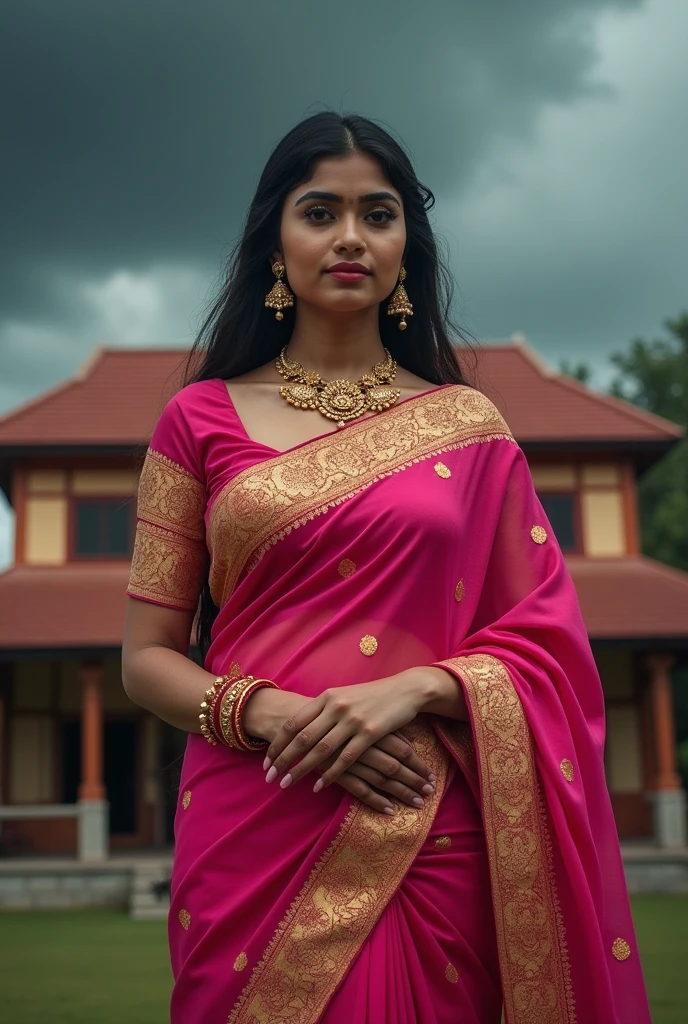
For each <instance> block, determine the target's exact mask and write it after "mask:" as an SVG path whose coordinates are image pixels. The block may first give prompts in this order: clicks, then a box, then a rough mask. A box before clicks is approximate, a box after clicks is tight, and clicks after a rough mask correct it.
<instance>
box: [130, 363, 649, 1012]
mask: <svg viewBox="0 0 688 1024" xmlns="http://www.w3.org/2000/svg"><path fill="white" fill-rule="evenodd" d="M138 514H139V523H138V532H137V541H136V547H135V552H134V559H133V565H132V575H131V583H130V588H129V593H130V595H131V596H132V597H136V598H139V599H142V600H147V601H153V602H156V603H158V604H162V605H165V606H168V607H172V608H183V609H187V610H192V609H193V608H195V607H196V602H197V600H198V594H199V591H200V587H201V585H202V582H203V579H204V578H206V576H209V579H210V586H211V592H212V595H213V598H214V600H215V603H216V604H217V606H218V608H219V614H218V616H217V619H216V621H215V624H214V627H213V638H212V644H211V647H210V650H209V652H208V655H207V658H206V667H207V668H208V670H209V671H211V672H213V673H217V674H219V673H223V672H227V671H229V669H230V666H231V665H232V664H237V665H239V666H241V668H242V669H243V671H245V672H251V673H253V674H259V675H261V676H268V677H269V678H271V679H274V680H275V681H276V682H277V683H278V684H279V685H280V686H281V687H282V688H283V689H286V690H293V691H295V692H298V693H301V694H304V695H306V696H311V697H312V696H317V695H318V694H320V693H322V691H323V690H325V689H326V688H328V687H333V686H346V685H350V684H352V683H363V682H367V681H370V680H373V679H377V678H381V677H384V676H389V675H393V674H395V673H398V672H400V671H402V670H403V669H406V668H409V667H412V666H418V665H438V666H441V667H443V668H444V669H446V670H447V671H448V672H450V673H452V674H453V675H454V676H455V678H456V680H457V685H460V686H461V687H462V688H463V690H464V693H465V696H466V702H467V706H468V709H469V716H470V720H469V722H464V723H458V722H452V721H450V720H448V719H441V718H436V717H433V716H424V715H421V716H419V717H418V718H417V719H416V720H415V721H414V722H413V723H412V724H411V725H410V726H409V727H408V728H407V729H406V730H405V732H406V734H407V736H408V738H409V740H410V741H411V742H412V743H413V745H414V747H415V749H416V750H417V752H418V754H419V755H420V757H421V758H422V759H423V760H424V761H425V762H426V764H428V765H429V766H430V767H431V768H432V770H433V771H434V772H435V775H436V776H437V787H436V792H435V794H434V795H433V796H432V797H430V798H427V799H426V801H425V804H424V806H423V807H422V808H418V809H416V808H410V807H406V806H402V805H400V804H396V803H395V814H394V815H393V816H386V815H382V814H378V813H377V812H375V811H372V810H371V809H369V808H367V807H365V806H364V805H362V804H360V803H359V802H358V801H356V800H354V799H352V798H351V797H350V796H348V795H347V794H346V793H345V792H344V791H343V790H341V789H339V788H338V787H337V786H332V787H329V788H327V789H325V790H323V791H322V792H321V793H319V794H314V793H312V792H311V788H312V787H311V786H309V785H308V783H307V782H302V783H301V784H299V785H298V786H294V787H290V788H289V789H286V790H280V789H279V788H278V787H274V786H266V785H265V782H264V777H263V772H262V770H261V758H260V756H259V755H252V754H245V753H240V752H237V751H233V750H227V749H224V748H217V747H209V746H208V745H207V744H206V743H205V741H204V740H203V739H202V738H201V737H199V736H195V735H194V736H190V737H189V741H188V746H187V752H186V755H185V759H184V767H183V771H182V780H181V786H180V797H179V805H178V809H177V816H176V821H175V836H176V850H175V864H174V872H173V880H172V909H171V913H170V923H169V934H170V948H171V955H172V965H173V970H174V975H175V986H174V992H173V997H172V1021H173V1022H174V1024H201V1022H203V1024H280V1022H283V1021H284V1022H289V1024H312V1022H316V1021H324V1022H327V1024H344V1022H346V1024H414V1022H422V1024H450V1022H451V1024H498V1022H499V1020H500V1016H501V1012H502V1006H503V1012H504V1016H505V1019H506V1021H507V1024H588V1022H597V1021H599V1022H604V1024H648V1022H649V1020H650V1017H649V1012H648V1009H647V1001H646V998H645V993H644V987H643V981H642V975H641V969H640V963H639V958H638V953H637V949H636V945H635V938H634V933H633V925H632V921H631V916H630V910H629V904H628V898H627V894H626V887H625V881H624V875H623V867H622V863H621V857H620V853H619V847H618V841H617V837H616V830H615V826H614V820H613V817H612V812H611V807H610V802H609V798H608V795H607V791H606V785H605V776H604V766H603V756H602V754H603V738H604V704H603V698H602V693H601V686H600V682H599V678H598V676H597V672H596V668H595V664H594V661H593V658H592V654H591V651H590V647H589V644H588V641H587V636H586V633H585V628H584V625H583V622H582V619H581V615H580V610H579V607H578V602H577V599H576V595H575V592H574V589H573V585H572V583H571V580H570V577H569V575H568V572H567V569H566V566H565V563H564V560H563V557H562V555H561V552H560V550H559V548H558V546H557V544H556V541H555V539H554V536H553V534H552V531H551V527H550V525H549V523H548V522H547V520H546V517H545V515H544V512H543V510H542V507H541V505H540V503H539V501H538V499H537V497H536V495H535V493H534V490H533V486H532V481H531V478H530V474H529V471H528V467H527V464H526V461H525V458H524V456H523V454H522V453H521V451H520V449H519V448H518V446H517V445H516V444H515V442H514V440H513V438H512V437H511V434H510V432H509V430H508V427H507V426H506V424H505V423H504V421H503V419H502V417H501V416H500V414H499V413H498V412H497V410H496V409H495V407H494V406H493V405H492V404H491V403H490V402H489V401H488V400H487V399H486V398H485V397H484V396H482V395H481V394H479V393H477V392H475V391H473V390H471V389H470V388H465V387H460V386H454V385H450V386H445V387H442V388H437V389H435V390H434V391H431V392H429V393H427V394H425V395H421V396H418V397H417V398H414V399H409V400H407V401H405V402H402V403H400V404H398V405H397V406H395V407H394V408H392V409H390V410H388V411H386V412H384V413H381V414H380V415H378V416H375V417H372V418H370V419H365V420H361V421H357V422H355V423H352V424H350V425H349V426H347V427H346V428H344V429H343V430H340V431H338V432H336V433H332V434H325V435H323V436H321V437H319V438H315V439H314V440H312V441H309V442H307V443H305V444H303V445H299V446H297V447H296V448H293V449H290V450H289V451H286V452H281V453H280V452H276V451H274V450H273V449H269V448H267V447H266V446H264V445H261V444H258V443H257V442H254V441H252V440H251V439H250V438H248V437H247V436H246V433H245V431H244V429H243V427H242V425H241V423H240V421H239V420H238V418H237V416H236V413H235V411H234V409H233V407H232V405H231V402H230V400H229V396H228V394H227V391H226V387H225V385H224V383H223V382H222V381H205V382H203V383H201V384H196V385H191V386H190V387H188V388H186V389H184V391H182V392H180V394H179V395H178V396H177V397H176V398H175V399H173V401H172V402H171V403H170V404H169V405H168V406H167V407H166V409H165V410H164V412H163V415H162V416H161V419H160V421H159V423H158V427H157V428H156V432H155V434H154V436H153V439H152V441H151V448H150V450H149V454H148V457H147V459H146V464H145V466H144V470H143V473H142V478H141V485H140V493H139V512H138Z"/></svg>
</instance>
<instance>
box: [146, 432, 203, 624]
mask: <svg viewBox="0 0 688 1024" xmlns="http://www.w3.org/2000/svg"><path fill="white" fill-rule="evenodd" d="M204 511H205V489H204V487H203V484H202V483H201V482H200V481H199V480H197V479H196V478H195V477H194V476H192V475H191V473H188V472H187V471H186V470H185V469H183V468H182V467H181V466H178V465H177V464H176V463H175V462H172V460H171V459H168V458H166V457H165V456H164V455H161V454H160V452H156V451H155V449H153V448H149V449H148V454H147V455H146V460H145V462H144V465H143V470H142V471H141V479H140V481H139V496H138V509H137V515H138V522H137V525H136V540H135V542H134V554H133V556H132V563H131V575H130V578H129V586H128V588H127V593H128V594H131V595H132V596H134V597H143V598H148V599H149V600H151V601H156V602H159V603H161V604H167V605H172V606H173V607H175V608H181V609H185V610H188V611H193V610H194V609H195V608H196V605H197V604H198V597H199V594H200V591H201V587H202V584H203V575H204V572H205V567H206V561H207V552H206V546H205V541H204V535H205V527H204V523H203V514H204Z"/></svg>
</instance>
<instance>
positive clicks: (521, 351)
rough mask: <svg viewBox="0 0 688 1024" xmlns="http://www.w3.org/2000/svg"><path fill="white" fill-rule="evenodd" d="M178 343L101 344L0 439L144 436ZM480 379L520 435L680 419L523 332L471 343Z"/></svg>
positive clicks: (77, 441) (640, 430)
mask: <svg viewBox="0 0 688 1024" xmlns="http://www.w3.org/2000/svg"><path fill="white" fill-rule="evenodd" d="M185 355H186V353H185V352H184V351H183V350H180V349H157V348H156V349H99V350H98V351H97V352H96V353H95V354H94V356H93V357H92V358H91V360H90V361H89V362H88V363H87V364H86V366H85V367H84V368H83V369H82V370H81V371H80V372H79V374H78V375H77V376H76V377H75V378H74V379H73V380H70V381H67V382H66V383H64V384H61V385H59V386H58V387H56V388H54V389H53V390H51V391H49V392H47V393H45V394H43V395H41V396H39V397H38V398H35V399H32V400H31V401H29V402H27V403H25V404H24V405H23V406H21V407H19V408H18V409H15V410H14V411H13V412H10V413H8V414H7V415H6V416H4V417H1V418H0V446H3V445H6V446H14V445H18V446H22V445H27V446H28V445H35V446H38V445H41V446H45V445H94V446H95V445H132V446H135V445H141V444H145V443H146V442H147V441H148V439H149V438H150V435H151V432H152V429H153V426H154V424H155V421H156V419H157V417H158V414H159V413H160V410H161V408H162V406H163V404H164V402H165V401H166V399H167V398H169V397H170V396H171V395H172V394H173V393H174V391H176V390H177V388H178V387H179V382H180V380H181V368H182V365H183V362H184V359H185ZM477 364H478V379H477V383H478V386H479V387H480V388H481V390H483V391H484V392H485V394H487V395H488V396H489V397H490V398H491V399H492V401H493V402H494V403H495V404H496V405H497V407H498V408H499V409H500V411H501V412H502V414H503V415H504V416H505V418H506V420H507V422H508V423H509V426H510V427H511V430H512V431H513V433H514V435H515V437H516V439H517V440H518V441H519V442H521V443H526V444H527V443H528V442H535V441H547V442H550V443H551V442H556V441H581V442H590V441H595V442H604V441H608V442H638V443H642V442H648V441H650V442H654V443H655V444H660V445H662V444H664V445H669V444H671V442H673V441H675V440H676V439H677V438H680V437H681V436H682V431H681V429H680V427H677V426H676V425H675V424H674V423H670V422H669V421H668V420H663V419H661V418H660V417H658V416H652V415H651V414H650V413H646V412H643V411H642V410H640V409H637V408H636V407H635V406H632V405H629V404H627V403H626V402H621V401H618V400H617V399H614V398H608V397H605V396H603V395H599V394H597V393H596V392H594V391H590V390H589V389H588V388H585V387H584V386H583V385H582V384H579V383H577V382H576V381H573V380H570V379H569V378H568V377H561V376H559V375H558V374H555V373H552V372H551V371H550V370H548V369H547V367H546V366H545V365H544V363H542V362H541V361H540V360H539V358H538V357H537V356H536V355H535V353H534V352H533V351H532V349H530V348H529V346H528V345H526V344H525V343H522V342H518V343H514V344H508V345H501V344H500V345H484V346H482V347H481V348H479V349H478V351H477Z"/></svg>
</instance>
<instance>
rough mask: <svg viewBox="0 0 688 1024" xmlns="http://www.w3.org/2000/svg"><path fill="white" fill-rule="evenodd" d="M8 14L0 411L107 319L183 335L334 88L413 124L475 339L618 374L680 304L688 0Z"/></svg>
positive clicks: (261, 1) (83, 3) (204, 6)
mask: <svg viewBox="0 0 688 1024" xmlns="http://www.w3.org/2000/svg"><path fill="white" fill-rule="evenodd" d="M3 14H4V17H3V32H2V43H0V48H1V52H2V59H1V60H0V96H2V101H1V102H2V104H3V105H4V107H5V110H4V111H3V113H2V118H1V119H0V120H1V123H2V132H3V134H5V136H6V137H5V138H4V139H3V140H2V152H3V162H2V167H3V176H4V178H5V180H4V182H3V188H2V198H3V200H4V203H3V205H4V210H3V215H2V231H1V232H0V249H1V252H2V268H1V271H0V412H1V411H3V410H7V409H8V408H10V407H11V406H12V405H14V404H15V403H17V402H19V401H21V400H23V399H25V398H27V397H29V396H31V395H33V394H37V393H39V392H40V391H41V390H43V389H44V388H46V387H48V386H50V385H52V384H54V383H56V382H57V381H59V380H61V379H63V378H64V377H65V376H67V375H69V374H71V373H73V372H74V370H75V369H76V368H77V367H78V365H79V364H80V363H81V362H82V361H83V360H84V359H85V358H86V357H87V356H88V354H89V353H90V351H91V350H92V349H93V348H94V346H95V345H96V344H98V343H102V342H106V343H108V344H111V345H155V344H165V345H169V344H177V343H178V344H180V345H181V344H184V343H186V342H188V341H189V340H190V338H191V337H192V336H193V333H194V330H195V328H196V326H197V324H198V320H199V316H200V314H201V312H202V311H203V309H204V308H205V307H206V306H207V304H208V301H209V298H210V296H211V294H212V290H213V287H214V285H215V283H216V281H217V276H218V272H219V269H220V266H221V261H222V259H223V256H224V255H225V253H226V252H227V249H228V247H229V245H230V244H231V242H232V241H233V239H234V238H235V236H236V234H237V232H238V230H239V227H240V224H241V219H242V216H243V213H244V210H245V208H246V205H247V203H248V201H249V199H250V196H251V193H252V190H253V188H254V186H255V184H256V181H257V178H258V176H259V174H260V171H261V168H262V165H263V163H264V161H265V159H266V157H267V155H268V153H269V151H270V149H271V148H272V147H273V145H274V144H275V142H276V141H277V140H278V139H279V138H280V136H281V135H282V134H284V132H285V131H287V130H288V129H289V128H290V127H291V126H292V125H293V124H294V123H295V122H296V121H297V120H299V119H300V118H301V117H303V116H305V115H307V114H309V113H312V112H314V111H315V110H318V109H322V107H323V106H327V107H331V108H334V109H336V110H340V111H345V110H346V111H356V112H360V113H363V114H366V115H369V116H373V117H377V118H380V119H382V120H383V121H385V122H387V123H389V124H390V125H391V126H392V127H393V128H394V129H395V131H396V132H397V133H398V134H399V135H400V136H401V137H402V139H403V140H404V141H405V142H406V144H407V146H408V148H409V150H410V152H411V155H412V157H413V159H414V161H415V164H416V167H417V170H418V173H419V176H420V178H421V180H423V181H424V182H425V183H426V184H428V185H429V186H430V188H432V189H433V191H434V192H435V193H436V195H437V200H438V201H437V207H436V212H435V214H434V222H435V226H436V229H437V231H438V232H439V233H440V234H441V235H442V236H443V237H444V239H445V240H446V243H447V245H448V246H449V249H450V253H451V261H452V267H453V270H454V272H455V275H456V277H457V281H458V286H459V305H458V310H457V312H458V316H459V319H460V320H461V321H462V322H463V323H464V324H465V325H466V327H467V328H468V329H469V330H470V331H471V332H473V333H474V334H475V335H476V336H477V337H479V338H482V339H492V338H505V337H509V336H510V335H512V334H513V333H514V332H522V333H524V334H525V335H526V336H527V338H528V339H529V340H530V342H531V343H532V344H533V345H534V346H535V347H536V349H537V350H538V351H539V352H540V353H541V354H542V355H544V356H545V358H547V359H548V360H549V361H550V362H552V363H553V364H555V365H556V364H558V363H559V362H560V360H561V359H563V358H568V359H573V360H578V359H583V360H587V361H589V362H591V363H592V364H593V366H594V367H595V369H596V371H597V374H598V378H597V379H598V381H599V382H601V381H603V380H604V379H605V371H606V367H607V355H608V354H609V353H610V352H612V351H614V350H617V349H620V348H623V347H625V346H626V345H627V344H628V342H629V341H630V339H631V338H633V337H634V336H636V335H638V334H644V335H653V334H657V333H659V332H660V331H661V323H662V321H663V319H664V318H665V317H667V316H674V315H676V314H677V313H678V312H679V311H680V310H682V309H686V308H688V287H687V286H686V280H687V277H688V275H687V270H688V231H687V230H686V210H687V209H688V203H687V202H686V195H685V193H686V185H685V183H686V182H687V181H688V114H687V111H688V62H686V60H685V41H686V39H687V38H688V2H687V0H519V2H518V3H515V2H514V0H480V2H477V0H425V2H423V3H419V2H418V0H348V2H347V3H346V4H343V5H339V4H323V3H322V0H319V2H314V0H292V2H291V3H285V2H284V0H251V2H250V3H241V4H239V3H236V2H232V0H194V2H193V3H190V2H189V0H144V2H141V0H111V2H109V3H106V2H105V0H59V3H56V2H55V0H5V3H4V4H3ZM7 136H8V137H7ZM409 284H410V282H409ZM4 533H5V538H6V536H7V530H6V529H5V531H4ZM6 546H7V541H6V540H5V550H6ZM1 558H2V542H1V541H0V559H1Z"/></svg>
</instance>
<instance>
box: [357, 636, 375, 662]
mask: <svg viewBox="0 0 688 1024" xmlns="http://www.w3.org/2000/svg"><path fill="white" fill-rule="evenodd" d="M377 648H378V643H377V640H376V639H375V637H374V636H370V635H368V636H364V637H362V638H361V642H360V644H359V645H358V649H359V650H360V652H361V654H365V656H366V657H367V658H372V656H373V655H374V654H375V652H376V651H377Z"/></svg>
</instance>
